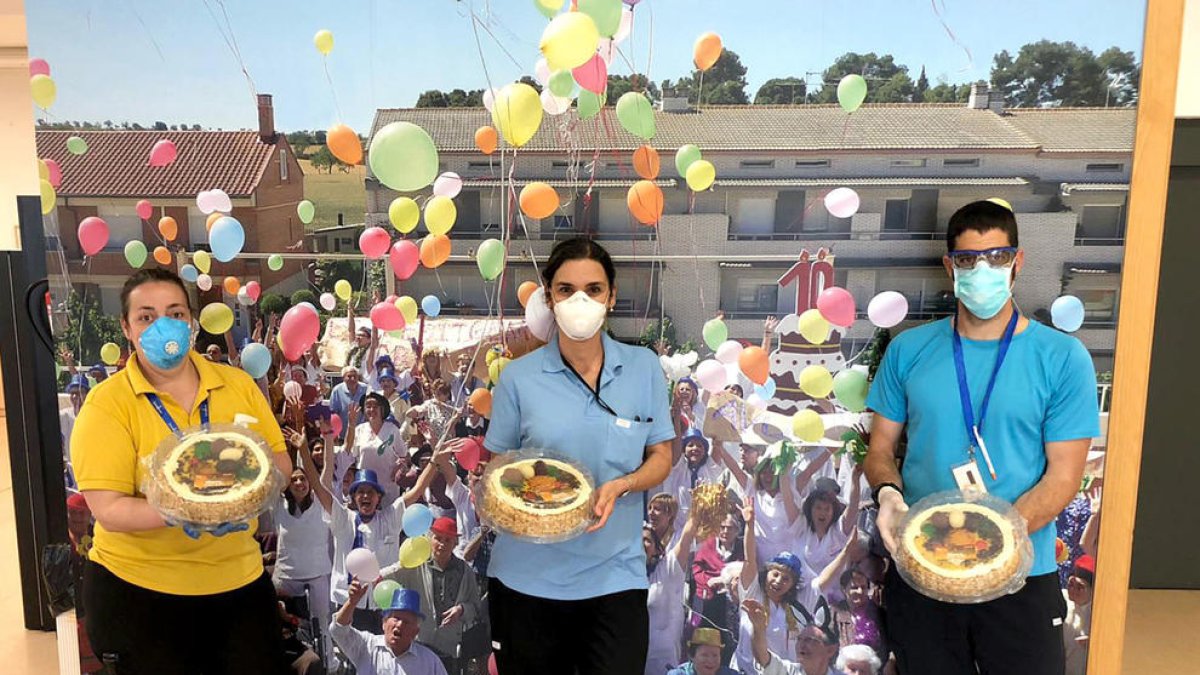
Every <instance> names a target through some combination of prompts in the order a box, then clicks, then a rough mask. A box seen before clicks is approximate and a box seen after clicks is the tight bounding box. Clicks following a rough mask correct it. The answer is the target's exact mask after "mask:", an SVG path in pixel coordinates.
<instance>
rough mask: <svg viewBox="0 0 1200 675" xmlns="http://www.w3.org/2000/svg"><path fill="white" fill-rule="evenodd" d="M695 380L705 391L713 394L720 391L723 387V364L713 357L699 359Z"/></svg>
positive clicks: (724, 377)
mask: <svg viewBox="0 0 1200 675" xmlns="http://www.w3.org/2000/svg"><path fill="white" fill-rule="evenodd" d="M696 381H697V382H699V383H700V386H701V387H704V389H705V390H706V391H709V392H711V393H714V394H715V393H717V392H719V391H721V390H722V389H724V388H725V381H726V375H725V366H723V365H721V363H720V362H719V361H715V360H713V359H708V360H707V361H701V362H700V365H698V366H696Z"/></svg>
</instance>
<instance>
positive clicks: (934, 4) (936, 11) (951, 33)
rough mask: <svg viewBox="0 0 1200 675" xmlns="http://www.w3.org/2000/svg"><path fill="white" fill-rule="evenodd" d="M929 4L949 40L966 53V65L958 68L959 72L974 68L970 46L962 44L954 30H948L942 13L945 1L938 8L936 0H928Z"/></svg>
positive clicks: (948, 26) (944, 8) (948, 27)
mask: <svg viewBox="0 0 1200 675" xmlns="http://www.w3.org/2000/svg"><path fill="white" fill-rule="evenodd" d="M929 5H930V7H932V8H933V13H934V15H935V16H936V17H937V18H938V21H939V22H940V23H941V24H942V28H943V29H945V31H946V35H949V36H950V41H951V42H953V43H954V44H956V45H958V47H959V48H960V49H962V50H963V51H964V52H966V54H967V65H966V66H965V67H963V68H961V69H959V72H966V71H968V70H971V69H972V68H974V67H975V58H974V57H972V56H971V50H970V48H968V47H967V46H966V45H965V44H963V43H962V42H960V41H959V39H958V37H957V36H956V35H955V34H954V31H953V30H950V25H949V24H948V23H946V18H945V16H944V15H943V12H944V11H945V10H946V5H945V3H943V4H942V7H941V8H940V9H939V8H938V3H937V0H929Z"/></svg>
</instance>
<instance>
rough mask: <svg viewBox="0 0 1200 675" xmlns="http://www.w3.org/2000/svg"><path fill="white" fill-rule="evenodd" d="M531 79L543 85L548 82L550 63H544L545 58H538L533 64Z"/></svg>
mask: <svg viewBox="0 0 1200 675" xmlns="http://www.w3.org/2000/svg"><path fill="white" fill-rule="evenodd" d="M533 79H535V80H537V81H538V84H540V85H542V86H543V87H544V86H546V85H547V84H549V83H550V64H549V63H546V59H544V58H542V59H538V60H537V63H535V64H533Z"/></svg>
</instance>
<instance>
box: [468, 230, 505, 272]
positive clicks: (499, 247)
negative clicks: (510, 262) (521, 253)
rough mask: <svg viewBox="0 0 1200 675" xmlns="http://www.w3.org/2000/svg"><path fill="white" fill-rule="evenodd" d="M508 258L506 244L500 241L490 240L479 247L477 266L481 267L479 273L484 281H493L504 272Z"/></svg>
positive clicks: (476, 257)
mask: <svg viewBox="0 0 1200 675" xmlns="http://www.w3.org/2000/svg"><path fill="white" fill-rule="evenodd" d="M506 257H507V255H506V254H505V251H504V244H503V242H501V241H500V240H499V239H488V240H487V241H485V242H483V243H482V244H480V245H479V250H478V251H476V253H475V264H476V265H479V273H480V274H481V275H483V280H484V281H492V280H494V279H495V278H496V277H498V276H500V273H501V272H503V271H504V260H505V258H506Z"/></svg>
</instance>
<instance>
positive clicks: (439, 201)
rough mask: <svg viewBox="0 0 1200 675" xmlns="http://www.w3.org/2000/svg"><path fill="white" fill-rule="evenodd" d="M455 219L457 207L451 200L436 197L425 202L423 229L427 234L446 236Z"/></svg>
mask: <svg viewBox="0 0 1200 675" xmlns="http://www.w3.org/2000/svg"><path fill="white" fill-rule="evenodd" d="M457 218H458V207H456V206H454V200H453V199H450V198H449V197H443V196H442V195H437V196H435V197H431V198H430V199H429V201H427V202H425V229H427V230H429V234H446V233H447V232H449V231H450V228H452V227H454V221H455V220H456V219H457Z"/></svg>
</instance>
